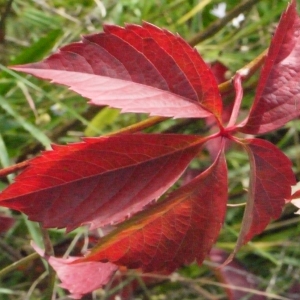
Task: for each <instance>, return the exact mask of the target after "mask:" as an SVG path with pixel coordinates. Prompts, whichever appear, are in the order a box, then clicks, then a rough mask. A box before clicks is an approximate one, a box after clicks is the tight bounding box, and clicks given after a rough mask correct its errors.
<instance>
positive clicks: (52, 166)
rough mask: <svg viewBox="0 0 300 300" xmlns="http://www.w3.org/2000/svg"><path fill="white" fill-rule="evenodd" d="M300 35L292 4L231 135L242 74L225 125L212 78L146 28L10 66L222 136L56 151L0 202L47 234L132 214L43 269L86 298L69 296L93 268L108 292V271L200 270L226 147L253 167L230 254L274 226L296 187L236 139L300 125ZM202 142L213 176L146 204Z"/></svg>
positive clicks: (276, 155) (108, 142)
mask: <svg viewBox="0 0 300 300" xmlns="http://www.w3.org/2000/svg"><path fill="white" fill-rule="evenodd" d="M299 27H300V21H299V17H298V16H297V14H296V4H295V1H292V3H291V4H290V5H289V7H288V9H287V11H286V12H285V13H284V14H283V16H282V18H281V21H280V23H279V25H278V28H277V31H276V33H275V36H274V38H273V41H272V44H271V47H270V50H269V53H268V56H267V58H266V62H265V66H264V68H263V70H262V73H261V77H260V80H259V85H258V89H257V93H256V96H255V100H254V104H253V107H252V109H251V111H250V114H249V117H248V118H247V119H246V120H245V121H243V122H242V123H241V124H239V125H236V124H235V122H236V120H237V116H238V113H239V109H240V103H241V100H242V96H243V89H242V86H241V80H242V79H243V77H242V76H243V72H238V73H237V74H236V76H235V78H234V88H235V90H236V94H237V95H236V99H235V103H234V106H233V109H232V111H231V110H230V116H225V115H224V114H223V111H222V101H221V98H220V94H219V91H218V86H217V83H216V79H215V78H214V75H213V72H212V71H211V70H210V69H209V68H208V67H207V65H206V64H205V63H204V61H203V60H202V58H201V57H200V55H199V54H198V53H197V52H196V51H195V50H194V49H193V48H191V47H190V46H189V45H188V44H187V43H186V42H185V41H183V40H182V39H181V38H180V37H179V36H177V35H173V34H171V33H170V32H168V31H166V30H161V29H159V28H157V27H155V26H153V25H151V24H148V23H144V24H143V25H142V26H137V25H127V26H126V27H125V28H121V27H117V26H105V28H104V33H100V34H95V35H90V36H86V37H84V38H83V40H82V42H80V43H72V44H70V45H67V46H65V47H63V48H62V49H60V51H59V52H58V53H56V54H53V55H51V56H50V57H49V58H47V59H45V60H44V61H42V62H39V63H33V64H27V65H24V66H16V67H14V69H15V70H19V71H22V72H25V73H29V74H33V75H35V76H37V77H41V78H46V79H50V80H52V81H53V82H56V83H60V84H63V85H67V86H68V87H69V88H70V89H72V90H74V91H76V92H78V93H80V94H81V95H83V96H84V97H87V98H89V99H90V100H91V103H93V104H96V105H109V106H112V107H118V108H121V109H122V111H123V112H125V111H130V112H142V113H149V114H151V115H159V116H167V117H174V118H180V117H181V118H182V117H184V118H204V117H210V118H214V119H215V124H216V128H218V131H217V132H216V133H214V134H211V135H209V136H207V137H205V138H203V137H200V136H193V135H179V134H174V135H171V134H124V135H116V136H110V137H100V138H95V139H85V140H84V142H82V143H78V144H73V145H67V146H53V151H47V152H44V153H43V154H42V156H40V157H38V158H35V159H33V160H32V161H31V162H30V166H29V167H28V168H27V169H26V170H25V171H24V172H23V173H22V174H21V175H19V176H18V177H17V179H16V182H15V183H14V184H12V185H11V186H10V187H8V189H6V190H5V191H4V192H2V193H1V194H0V204H1V205H2V206H6V207H9V208H12V209H16V210H19V211H22V212H24V213H26V214H27V215H28V216H29V218H30V219H31V220H35V221H39V222H41V223H42V224H43V226H44V227H66V228H67V229H68V230H72V229H75V228H76V227H78V226H80V225H82V224H90V225H91V228H97V227H100V226H104V225H108V224H111V223H119V222H121V221H124V220H125V219H126V218H127V217H130V215H132V214H135V213H137V214H136V215H134V216H133V217H132V218H130V219H129V220H126V221H124V222H123V223H122V224H120V225H118V226H117V228H116V229H115V230H113V231H112V232H110V233H109V234H107V235H106V236H105V237H103V238H102V239H101V240H100V242H99V244H98V245H96V246H95V247H93V248H92V250H91V251H90V252H89V254H88V255H87V256H86V257H84V258H77V259H70V260H58V259H56V258H49V257H48V258H47V259H48V261H49V263H50V264H52V265H53V267H54V268H55V269H56V270H57V273H58V276H59V277H60V278H61V280H62V281H63V284H64V286H65V287H67V288H68V289H69V290H70V291H71V292H72V293H73V294H75V295H76V296H77V297H79V296H80V295H81V294H84V293H86V292H87V288H86V287H87V283H86V284H84V285H83V286H82V289H81V288H80V284H78V285H76V290H74V287H73V284H75V282H76V283H79V282H80V280H82V276H85V275H86V274H89V273H91V274H96V273H97V272H99V269H98V266H101V268H102V267H103V268H104V269H106V268H108V269H109V270H108V271H107V272H106V271H105V272H104V273H103V274H104V275H105V276H104V275H103V277H99V280H97V282H96V283H95V282H94V283H93V286H92V288H93V289H94V288H96V287H99V286H102V285H103V284H105V283H107V281H108V280H109V278H110V276H111V274H112V273H114V271H115V270H116V269H117V267H116V265H118V266H126V267H128V268H140V269H142V270H143V271H144V272H154V271H159V272H171V271H173V270H175V269H176V268H178V267H180V266H182V265H184V264H188V263H191V262H192V261H194V260H196V261H197V262H198V263H199V264H200V263H201V262H202V261H203V259H204V258H205V256H206V255H207V253H208V252H209V251H210V249H211V247H212V245H213V243H214V242H215V241H216V238H217V236H218V233H219V231H220V229H221V227H222V224H223V221H224V216H225V209H226V202H227V168H226V161H225V157H224V152H225V150H226V149H225V144H226V141H230V142H236V143H238V144H240V145H241V146H242V147H243V148H244V149H245V150H246V151H247V153H248V156H249V160H250V168H251V171H250V189H249V197H248V202H247V206H246V209H245V214H244V219H243V224H242V229H241V233H240V236H239V238H238V242H237V247H236V250H237V249H238V248H239V247H240V246H241V245H242V244H244V243H246V242H248V241H249V240H250V239H251V238H252V237H253V236H254V235H256V234H259V233H261V232H262V231H263V230H264V229H265V227H266V226H267V224H268V223H269V222H270V220H271V219H276V218H278V217H279V216H280V213H281V211H282V209H283V207H284V204H285V200H286V199H290V198H291V185H293V184H294V183H295V178H294V175H293V172H292V169H291V163H290V161H289V159H288V158H287V157H286V156H285V155H284V154H283V153H282V152H281V151H280V150H279V149H277V148H276V147H275V146H274V145H272V144H271V143H269V142H267V141H264V140H261V139H256V138H252V139H247V138H245V139H241V138H237V137H235V133H236V132H237V131H239V132H240V133H250V134H258V133H265V132H269V131H270V130H274V129H277V128H279V127H281V126H283V125H284V124H285V123H286V122H288V121H289V120H292V119H293V118H295V117H297V116H299V115H300V113H299V112H300V110H299V109H297V107H298V106H299V105H300V103H299V94H300V90H299V88H298V82H297V80H298V78H299V75H300V74H299V73H300V63H299V62H298V56H299V54H300V43H299V40H300V39H299V38H298V36H299V34H300V28H299ZM243 71H245V70H243ZM246 71H247V70H246ZM225 112H226V111H225ZM227 120H229V122H228V124H227V127H226V126H224V125H223V122H226V121H227ZM208 140H210V141H212V145H213V147H214V155H213V156H216V160H215V162H214V163H213V164H212V166H211V167H210V168H208V169H207V170H206V171H204V172H203V173H201V174H200V175H199V176H197V177H196V178H195V179H193V180H192V181H190V182H189V183H187V184H185V185H184V186H182V187H180V188H178V189H177V190H175V191H172V192H171V193H169V195H168V196H167V197H166V198H165V199H164V200H161V201H159V202H157V203H154V204H153V203H152V205H151V206H150V205H147V204H149V203H151V202H153V200H157V199H158V198H159V197H160V196H161V195H162V194H163V193H164V192H166V191H167V190H168V189H169V188H170V187H171V186H172V185H173V184H174V183H175V182H176V181H177V179H178V178H179V177H180V175H181V174H182V173H183V171H184V170H185V169H186V168H187V166H188V164H189V162H190V161H191V160H192V159H193V158H194V157H195V156H196V155H197V154H198V153H199V152H200V150H201V148H202V146H203V144H204V143H205V142H206V141H208ZM217 148H218V151H216V149H217ZM145 206H147V209H145ZM141 210H142V211H141ZM41 254H42V253H41ZM108 266H109V267H108ZM72 270H73V271H72ZM74 270H76V272H75V271H74ZM94 272H96V273H94ZM66 274H67V275H66ZM76 274H78V275H76ZM70 276H71V277H70ZM76 276H77V277H76ZM90 290H91V289H90V288H89V291H90Z"/></svg>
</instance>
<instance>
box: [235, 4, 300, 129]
mask: <svg viewBox="0 0 300 300" xmlns="http://www.w3.org/2000/svg"><path fill="white" fill-rule="evenodd" d="M299 56H300V19H299V17H298V15H297V11H296V1H294V0H293V1H292V2H291V4H290V5H289V7H288V9H287V11H286V12H285V13H284V14H283V15H282V17H281V20H280V22H279V25H278V28H277V30H276V33H275V35H274V38H273V40H272V43H271V46H270V49H269V53H268V56H267V58H266V62H265V65H264V68H263V70H262V72H261V76H260V80H259V84H258V87H257V92H256V96H255V100H254V104H253V107H252V109H251V112H250V115H249V118H248V120H247V121H246V124H244V126H243V127H241V128H240V131H242V132H244V133H250V134H258V133H266V132H268V131H271V130H274V129H277V128H280V127H282V126H283V125H284V124H286V123H287V122H288V121H290V120H292V119H294V118H295V117H297V116H299V115H300V100H299V99H300V89H299V77H300V62H299Z"/></svg>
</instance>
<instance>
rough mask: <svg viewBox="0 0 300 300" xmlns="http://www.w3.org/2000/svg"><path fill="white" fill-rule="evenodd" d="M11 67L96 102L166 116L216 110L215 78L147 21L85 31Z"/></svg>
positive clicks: (202, 114) (197, 58) (189, 51)
mask: <svg viewBox="0 0 300 300" xmlns="http://www.w3.org/2000/svg"><path fill="white" fill-rule="evenodd" d="M13 69H15V70H18V71H22V72H25V73H29V74H32V75H35V76H37V77H41V78H45V79H51V80H52V81H53V82H56V83H60V84H64V85H67V86H69V87H70V88H71V89H72V90H74V91H75V92H77V93H79V94H81V95H82V96H84V97H87V98H89V99H91V102H92V103H94V104H96V105H109V106H112V107H117V108H121V109H122V111H123V112H141V113H150V114H151V115H159V116H166V117H176V118H184V117H207V116H210V115H211V114H212V113H213V114H215V115H216V116H217V117H219V116H220V115H221V109H222V102H221V98H220V95H219V92H218V87H217V83H216V80H215V78H214V76H213V74H212V72H211V71H210V70H209V68H208V67H207V66H206V64H205V63H204V61H203V60H202V58H201V57H200V55H199V54H198V53H197V52H196V51H195V50H194V49H193V48H191V47H190V46H189V45H188V44H187V43H186V42H185V41H183V40H182V39H181V38H180V37H178V36H174V35H173V34H171V33H170V32H168V31H165V30H164V31H163V30H161V29H159V28H156V27H155V26H153V25H150V24H148V23H145V24H143V26H135V25H128V26H127V27H126V28H125V29H122V28H121V27H117V26H113V25H110V26H106V27H105V33H100V34H94V35H90V36H85V37H84V38H83V40H82V42H81V43H73V44H70V45H68V46H65V47H63V48H61V49H60V52H59V53H56V54H53V55H51V56H50V57H49V58H47V59H46V60H44V61H42V62H39V63H33V64H27V65H23V66H15V67H13Z"/></svg>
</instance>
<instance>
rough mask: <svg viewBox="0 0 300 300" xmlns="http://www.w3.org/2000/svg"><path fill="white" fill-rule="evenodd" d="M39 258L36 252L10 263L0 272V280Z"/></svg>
mask: <svg viewBox="0 0 300 300" xmlns="http://www.w3.org/2000/svg"><path fill="white" fill-rule="evenodd" d="M39 257H40V256H39V254H37V253H36V252H34V253H32V254H29V255H28V256H26V257H24V258H22V259H20V260H18V261H16V262H14V263H12V264H11V265H9V266H7V267H6V268H4V269H2V270H0V278H2V277H4V276H5V275H7V274H8V273H10V272H12V271H15V270H17V269H18V268H19V267H21V266H24V265H28V264H29V263H30V262H32V261H34V260H36V259H38V258H39Z"/></svg>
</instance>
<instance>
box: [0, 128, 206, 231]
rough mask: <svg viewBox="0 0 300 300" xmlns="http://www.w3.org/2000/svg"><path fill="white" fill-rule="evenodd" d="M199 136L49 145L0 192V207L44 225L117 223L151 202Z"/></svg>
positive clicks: (171, 180)
mask: <svg viewBox="0 0 300 300" xmlns="http://www.w3.org/2000/svg"><path fill="white" fill-rule="evenodd" d="M204 141H205V140H204V139H201V138H200V137H199V136H192V135H172V134H147V135H146V134H135V135H119V136H111V137H101V138H95V139H85V142H83V143H78V144H73V145H68V146H54V151H46V152H44V154H43V155H42V156H41V157H38V158H35V159H34V160H32V161H31V165H30V167H29V168H27V169H26V170H25V171H24V172H23V173H22V174H21V175H20V176H18V177H17V179H16V183H14V184H12V185H10V186H9V187H8V188H7V189H6V190H5V191H4V192H2V193H1V194H0V201H1V202H0V204H1V205H2V206H6V207H9V208H12V209H16V210H19V211H22V212H24V213H25V214H27V215H28V216H29V218H30V219H31V220H34V221H38V222H42V223H43V225H44V226H45V227H60V228H62V227H67V229H68V230H71V229H74V228H76V227H77V226H80V225H81V224H87V223H91V224H92V228H96V227H100V226H103V225H106V224H109V223H114V222H120V221H122V220H123V219H124V218H125V217H126V216H127V215H129V214H132V213H135V212H137V211H139V210H141V209H142V208H143V206H145V205H146V204H148V203H149V202H150V201H152V200H154V199H157V198H158V197H160V196H161V195H162V193H164V192H165V191H166V190H167V189H168V188H169V187H170V186H171V185H172V184H173V183H174V182H175V181H176V180H177V179H178V178H179V176H180V175H181V174H182V172H183V171H184V170H185V168H186V167H187V165H188V164H189V162H190V161H191V159H192V158H193V157H194V156H195V155H196V154H197V152H198V151H199V149H200V147H201V144H202V143H203V142H204Z"/></svg>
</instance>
